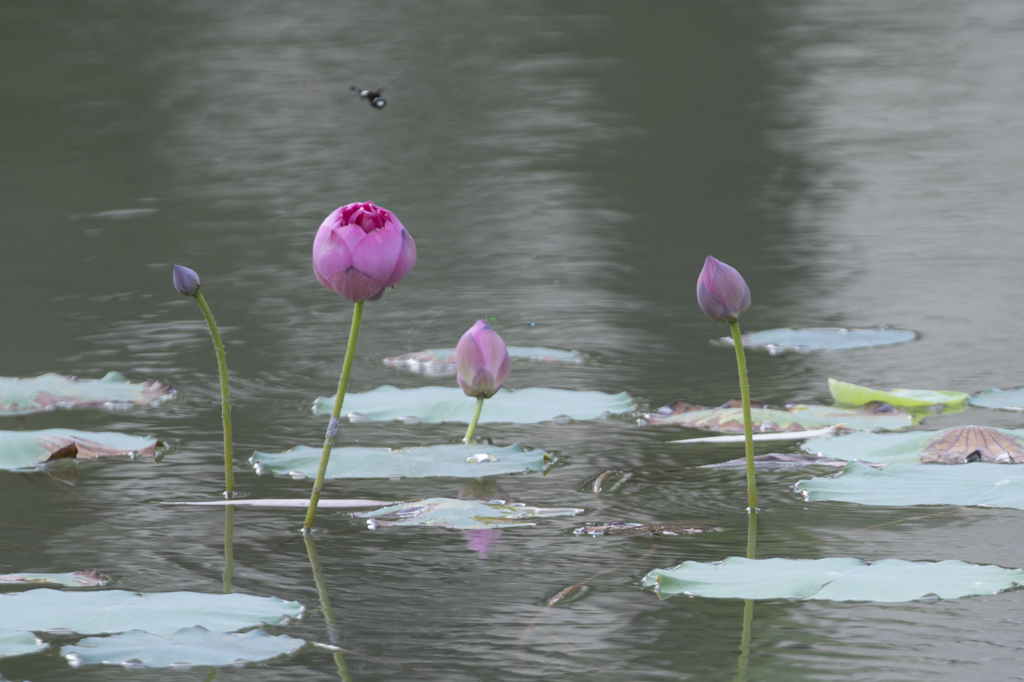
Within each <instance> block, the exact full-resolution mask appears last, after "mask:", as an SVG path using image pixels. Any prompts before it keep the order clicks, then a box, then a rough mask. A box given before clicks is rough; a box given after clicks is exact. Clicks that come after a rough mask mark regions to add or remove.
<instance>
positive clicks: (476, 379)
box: [455, 320, 510, 398]
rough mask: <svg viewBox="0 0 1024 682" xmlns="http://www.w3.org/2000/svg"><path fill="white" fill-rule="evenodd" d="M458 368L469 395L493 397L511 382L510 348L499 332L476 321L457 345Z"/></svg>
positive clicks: (460, 383) (461, 380)
mask: <svg viewBox="0 0 1024 682" xmlns="http://www.w3.org/2000/svg"><path fill="white" fill-rule="evenodd" d="M455 365H456V367H458V371H459V375H458V380H459V386H461V387H462V390H463V391H465V393H466V395H469V396H473V397H476V396H483V397H485V398H490V397H491V396H492V395H494V394H495V393H497V392H498V389H499V388H501V385H502V384H503V383H505V381H506V380H507V379H508V375H509V371H510V366H509V365H510V363H509V358H508V349H507V348H505V342H504V341H502V340H501V337H500V336H498V332H496V331H494V330H493V329H491V328H490V327H489V326H488V325H487V323H486V322H484V321H483V320H477V322H476V324H474V325H473V326H472V327H470V328H469V331H467V332H466V333H465V334H463V335H462V338H461V339H459V343H458V345H457V346H455Z"/></svg>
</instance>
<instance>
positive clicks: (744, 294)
mask: <svg viewBox="0 0 1024 682" xmlns="http://www.w3.org/2000/svg"><path fill="white" fill-rule="evenodd" d="M697 302H698V303H699V304H700V309H701V310H703V311H704V314H705V315H707V316H708V317H710V318H711V319H712V320H714V321H715V322H735V321H736V318H737V317H739V315H740V313H742V312H743V311H744V310H746V309H747V308H749V307H750V289H749V288H748V287H747V283H746V282H744V281H743V276H742V275H740V273H739V272H738V271H737V270H736V268H734V267H732V266H731V265H726V264H725V263H723V262H722V261H720V260H717V259H715V258H712V257H711V256H708V257H707V258H706V259H705V260H704V268H703V269H702V270H701V271H700V277H698V278H697Z"/></svg>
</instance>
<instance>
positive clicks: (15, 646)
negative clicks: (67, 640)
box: [0, 631, 49, 658]
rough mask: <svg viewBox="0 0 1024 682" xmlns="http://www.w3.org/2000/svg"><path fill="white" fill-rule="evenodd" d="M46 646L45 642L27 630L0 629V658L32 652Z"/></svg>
mask: <svg viewBox="0 0 1024 682" xmlns="http://www.w3.org/2000/svg"><path fill="white" fill-rule="evenodd" d="M48 646H49V645H48V644H47V643H46V642H42V641H40V640H39V639H38V638H37V637H36V636H35V635H34V634H32V633H31V632H28V631H15V632H3V631H0V658H6V657H8V656H24V655H25V654H34V653H35V652H37V651H42V650H43V649H45V648H46V647H48Z"/></svg>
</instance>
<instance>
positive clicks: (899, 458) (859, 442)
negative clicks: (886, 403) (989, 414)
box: [802, 426, 1024, 464]
mask: <svg viewBox="0 0 1024 682" xmlns="http://www.w3.org/2000/svg"><path fill="white" fill-rule="evenodd" d="M802 447H803V449H804V451H806V452H810V453H816V454H819V455H824V456H826V457H835V458H837V459H844V460H855V459H856V460H861V461H863V462H882V463H889V462H903V463H913V462H925V463H937V464H966V463H967V462H998V463H1019V462H1024V429H997V428H994V427H991V426H956V427H952V428H948V429H943V430H942V431H910V432H907V433H851V434H848V435H845V436H840V437H838V438H815V439H813V440H809V441H807V442H805V443H804V444H803V446H802Z"/></svg>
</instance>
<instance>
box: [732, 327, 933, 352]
mask: <svg viewBox="0 0 1024 682" xmlns="http://www.w3.org/2000/svg"><path fill="white" fill-rule="evenodd" d="M916 338H917V334H915V333H914V332H912V331H908V330H905V329H889V328H888V327H886V326H881V327H876V328H874V329H843V328H841V327H812V328H810V329H790V328H789V327H783V328H781V329H769V330H767V331H763V332H754V333H752V334H744V335H743V347H744V348H755V349H760V350H766V351H768V352H769V353H770V354H772V355H779V354H781V353H785V352H786V351H796V352H797V353H809V352H810V351H813V350H847V349H850V348H869V347H872V346H889V345H892V344H894V343H906V342H907V341H913V340H914V339H916ZM718 343H720V344H722V345H726V346H731V345H732V337H729V336H725V337H722V338H721V339H718Z"/></svg>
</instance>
